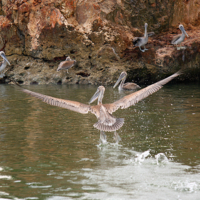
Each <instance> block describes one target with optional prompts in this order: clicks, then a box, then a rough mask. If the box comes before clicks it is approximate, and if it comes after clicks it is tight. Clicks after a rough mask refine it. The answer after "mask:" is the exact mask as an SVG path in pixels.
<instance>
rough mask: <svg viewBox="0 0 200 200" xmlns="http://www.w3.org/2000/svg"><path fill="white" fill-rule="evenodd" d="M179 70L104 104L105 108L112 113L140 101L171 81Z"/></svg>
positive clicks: (177, 74)
mask: <svg viewBox="0 0 200 200" xmlns="http://www.w3.org/2000/svg"><path fill="white" fill-rule="evenodd" d="M181 73H182V72H181V70H180V71H178V72H176V73H175V74H173V75H171V76H169V77H167V78H165V79H163V80H161V81H158V82H156V83H154V84H152V85H150V86H148V87H146V88H144V89H141V90H139V91H137V92H134V93H132V94H129V95H127V96H125V97H123V98H121V99H120V100H118V101H115V102H114V103H112V104H106V105H105V106H106V108H107V109H108V112H109V113H111V114H112V113H113V112H115V111H116V110H118V109H119V108H121V109H125V108H128V107H130V106H132V105H135V104H136V103H137V102H139V101H141V100H142V99H144V98H146V97H148V96H149V95H151V94H153V93H155V92H157V91H158V90H160V89H161V88H162V87H163V85H165V84H166V83H168V82H169V81H171V80H172V79H174V78H175V77H177V76H179V75H180V74H181Z"/></svg>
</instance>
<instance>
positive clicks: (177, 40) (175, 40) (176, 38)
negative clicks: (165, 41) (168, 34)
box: [171, 24, 189, 46]
mask: <svg viewBox="0 0 200 200" xmlns="http://www.w3.org/2000/svg"><path fill="white" fill-rule="evenodd" d="M179 29H180V30H181V32H182V34H179V35H176V36H174V37H173V39H172V41H171V44H175V45H176V46H177V45H178V44H181V42H183V40H184V39H185V35H186V36H187V37H189V36H188V34H187V33H186V31H185V29H184V27H183V25H182V24H180V25H179Z"/></svg>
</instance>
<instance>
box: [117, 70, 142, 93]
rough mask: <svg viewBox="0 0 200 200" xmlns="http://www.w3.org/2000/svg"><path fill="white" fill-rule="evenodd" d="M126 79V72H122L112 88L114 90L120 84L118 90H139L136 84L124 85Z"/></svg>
mask: <svg viewBox="0 0 200 200" xmlns="http://www.w3.org/2000/svg"><path fill="white" fill-rule="evenodd" d="M126 77H127V73H126V72H122V73H121V74H120V76H119V78H118V80H117V82H116V83H115V85H114V86H113V88H115V87H116V86H117V85H118V84H119V83H120V82H121V83H120V85H119V87H118V90H119V91H120V90H136V89H139V88H140V86H139V85H137V84H136V83H124V82H125V80H126Z"/></svg>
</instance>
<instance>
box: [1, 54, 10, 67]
mask: <svg viewBox="0 0 200 200" xmlns="http://www.w3.org/2000/svg"><path fill="white" fill-rule="evenodd" d="M1 57H2V58H3V59H4V60H6V62H7V63H8V64H9V65H10V63H9V61H8V59H7V58H6V55H5V54H1Z"/></svg>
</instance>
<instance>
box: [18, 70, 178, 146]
mask: <svg viewBox="0 0 200 200" xmlns="http://www.w3.org/2000/svg"><path fill="white" fill-rule="evenodd" d="M180 74H181V71H178V72H176V73H175V74H173V75H171V76H169V77H167V78H165V79H163V80H161V81H158V82H157V83H154V84H152V85H150V86H148V87H146V88H144V89H141V90H139V91H137V92H134V93H131V94H129V95H127V96H124V97H123V98H121V99H119V100H118V101H115V102H114V103H110V104H103V103H102V100H103V96H104V92H105V88H104V87H103V86H99V87H98V88H97V91H96V92H95V94H94V95H93V96H92V98H91V99H90V102H89V103H90V104H91V103H92V102H94V101H95V100H97V99H98V100H97V105H87V104H83V103H79V102H77V101H71V100H64V99H59V98H55V97H51V96H47V95H44V94H40V93H37V92H33V91H30V90H27V89H23V88H22V87H20V88H21V89H22V91H23V92H25V93H27V94H29V95H32V96H34V97H36V98H38V99H40V100H42V101H43V102H45V103H47V104H50V105H52V106H58V107H62V108H66V109H69V110H72V111H75V112H78V113H82V114H87V113H89V112H91V113H92V114H94V115H95V116H96V117H97V120H98V122H96V123H95V124H94V125H93V126H94V127H95V128H96V129H98V130H100V140H101V142H102V143H105V142H106V135H105V133H104V132H105V131H106V132H114V138H115V141H116V142H117V143H118V142H119V141H120V140H121V138H120V136H119V135H118V134H117V132H116V131H117V130H118V129H120V128H121V127H122V126H123V124H124V119H123V118H116V117H114V116H113V115H112V113H114V112H115V111H116V110H118V109H120V108H121V109H126V108H128V107H130V106H133V105H135V104H136V103H137V102H139V101H141V100H142V99H144V98H146V97H148V96H149V95H151V94H153V93H154V92H157V91H158V90H159V89H161V88H162V86H163V85H165V84H166V83H168V82H169V81H171V80H172V79H174V78H175V77H177V76H179V75H180ZM15 84H16V83H15Z"/></svg>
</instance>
